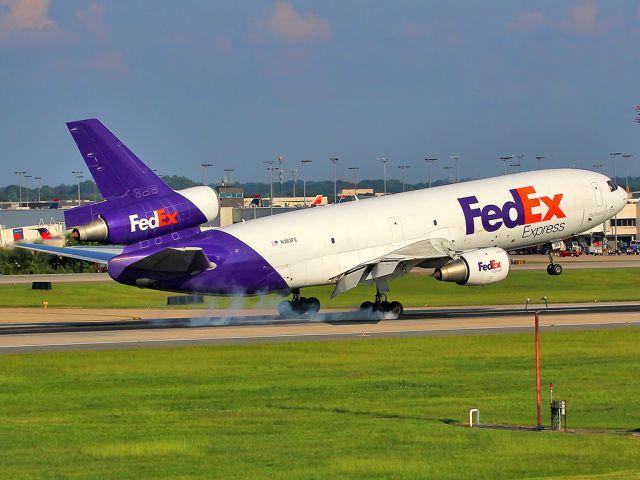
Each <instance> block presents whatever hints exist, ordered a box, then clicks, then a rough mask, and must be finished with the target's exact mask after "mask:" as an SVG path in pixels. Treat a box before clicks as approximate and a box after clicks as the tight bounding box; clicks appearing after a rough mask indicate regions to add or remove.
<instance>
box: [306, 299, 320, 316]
mask: <svg viewBox="0 0 640 480" xmlns="http://www.w3.org/2000/svg"><path fill="white" fill-rule="evenodd" d="M305 305H306V307H307V314H308V315H312V316H313V315H315V314H316V313H318V312H319V311H320V300H318V299H317V298H316V297H309V298H307V299H305Z"/></svg>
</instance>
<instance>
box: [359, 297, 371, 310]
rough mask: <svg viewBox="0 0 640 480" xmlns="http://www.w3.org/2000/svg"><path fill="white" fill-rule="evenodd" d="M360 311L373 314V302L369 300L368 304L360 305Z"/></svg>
mask: <svg viewBox="0 0 640 480" xmlns="http://www.w3.org/2000/svg"><path fill="white" fill-rule="evenodd" d="M360 310H362V311H369V312H372V311H373V302H370V301H369V300H367V301H366V302H362V303H361V304H360Z"/></svg>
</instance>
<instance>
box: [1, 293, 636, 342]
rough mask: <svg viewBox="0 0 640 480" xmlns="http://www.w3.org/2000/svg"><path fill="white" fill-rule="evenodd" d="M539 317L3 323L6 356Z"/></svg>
mask: <svg viewBox="0 0 640 480" xmlns="http://www.w3.org/2000/svg"><path fill="white" fill-rule="evenodd" d="M538 307H540V306H538ZM539 311H540V321H541V327H542V329H543V331H557V330H574V329H588V328H619V327H636V328H637V327H640V303H616V304H613V303H612V304H603V305H600V304H598V305H593V304H588V305H564V306H554V307H550V308H549V309H544V308H539ZM533 316H534V314H533V310H531V311H525V310H524V308H523V307H505V308H479V307H476V308H454V309H452V308H447V309H434V310H410V311H408V312H406V313H405V314H404V315H403V316H402V318H401V319H399V320H388V319H382V318H379V317H375V316H373V315H369V316H366V315H363V314H362V313H360V312H332V313H328V314H323V315H319V316H317V317H315V318H313V319H287V320H283V319H280V318H278V317H274V316H269V315H230V316H215V317H193V318H155V319H154V318H151V319H144V320H121V321H111V320H109V321H95V320H94V321H72V322H33V323H11V322H10V319H5V323H3V324H2V325H1V326H0V353H25V352H38V351H66V350H94V349H113V348H140V347H159V346H182V345H202V344H229V343H231V344H238V343H264V342H285V341H286V342H290V341H318V340H337V339H363V340H364V339H369V338H383V337H415V336H446V335H481V334H497V333H519V332H527V331H531V330H532V325H533Z"/></svg>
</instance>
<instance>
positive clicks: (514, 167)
mask: <svg viewBox="0 0 640 480" xmlns="http://www.w3.org/2000/svg"><path fill="white" fill-rule="evenodd" d="M509 166H510V167H513V173H517V171H518V168H519V167H520V164H519V163H510V164H509Z"/></svg>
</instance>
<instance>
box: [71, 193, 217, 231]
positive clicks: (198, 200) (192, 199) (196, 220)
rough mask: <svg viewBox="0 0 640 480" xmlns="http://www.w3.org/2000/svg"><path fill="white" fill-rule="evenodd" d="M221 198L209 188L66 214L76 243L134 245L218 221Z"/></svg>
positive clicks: (115, 202) (116, 200) (121, 201)
mask: <svg viewBox="0 0 640 480" xmlns="http://www.w3.org/2000/svg"><path fill="white" fill-rule="evenodd" d="M217 216H218V197H217V195H216V193H215V192H214V191H213V190H212V189H211V188H210V187H206V186H201V187H191V188H186V189H184V190H178V191H170V192H168V193H166V194H164V195H153V194H150V195H148V196H145V195H140V197H138V198H134V199H131V195H126V196H124V197H116V198H110V199H108V200H105V201H103V202H99V203H94V204H90V205H84V206H81V207H76V208H73V209H71V210H68V211H67V212H65V221H66V223H67V227H73V229H72V231H71V236H72V237H73V238H75V239H76V240H81V241H90V242H99V243H114V244H132V243H135V242H139V241H141V240H145V239H148V238H153V237H157V236H159V235H164V234H167V233H172V232H177V231H179V230H183V229H185V228H190V227H195V226H198V225H201V224H203V223H206V222H210V221H212V220H214V219H215V218H216V217H217Z"/></svg>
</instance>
